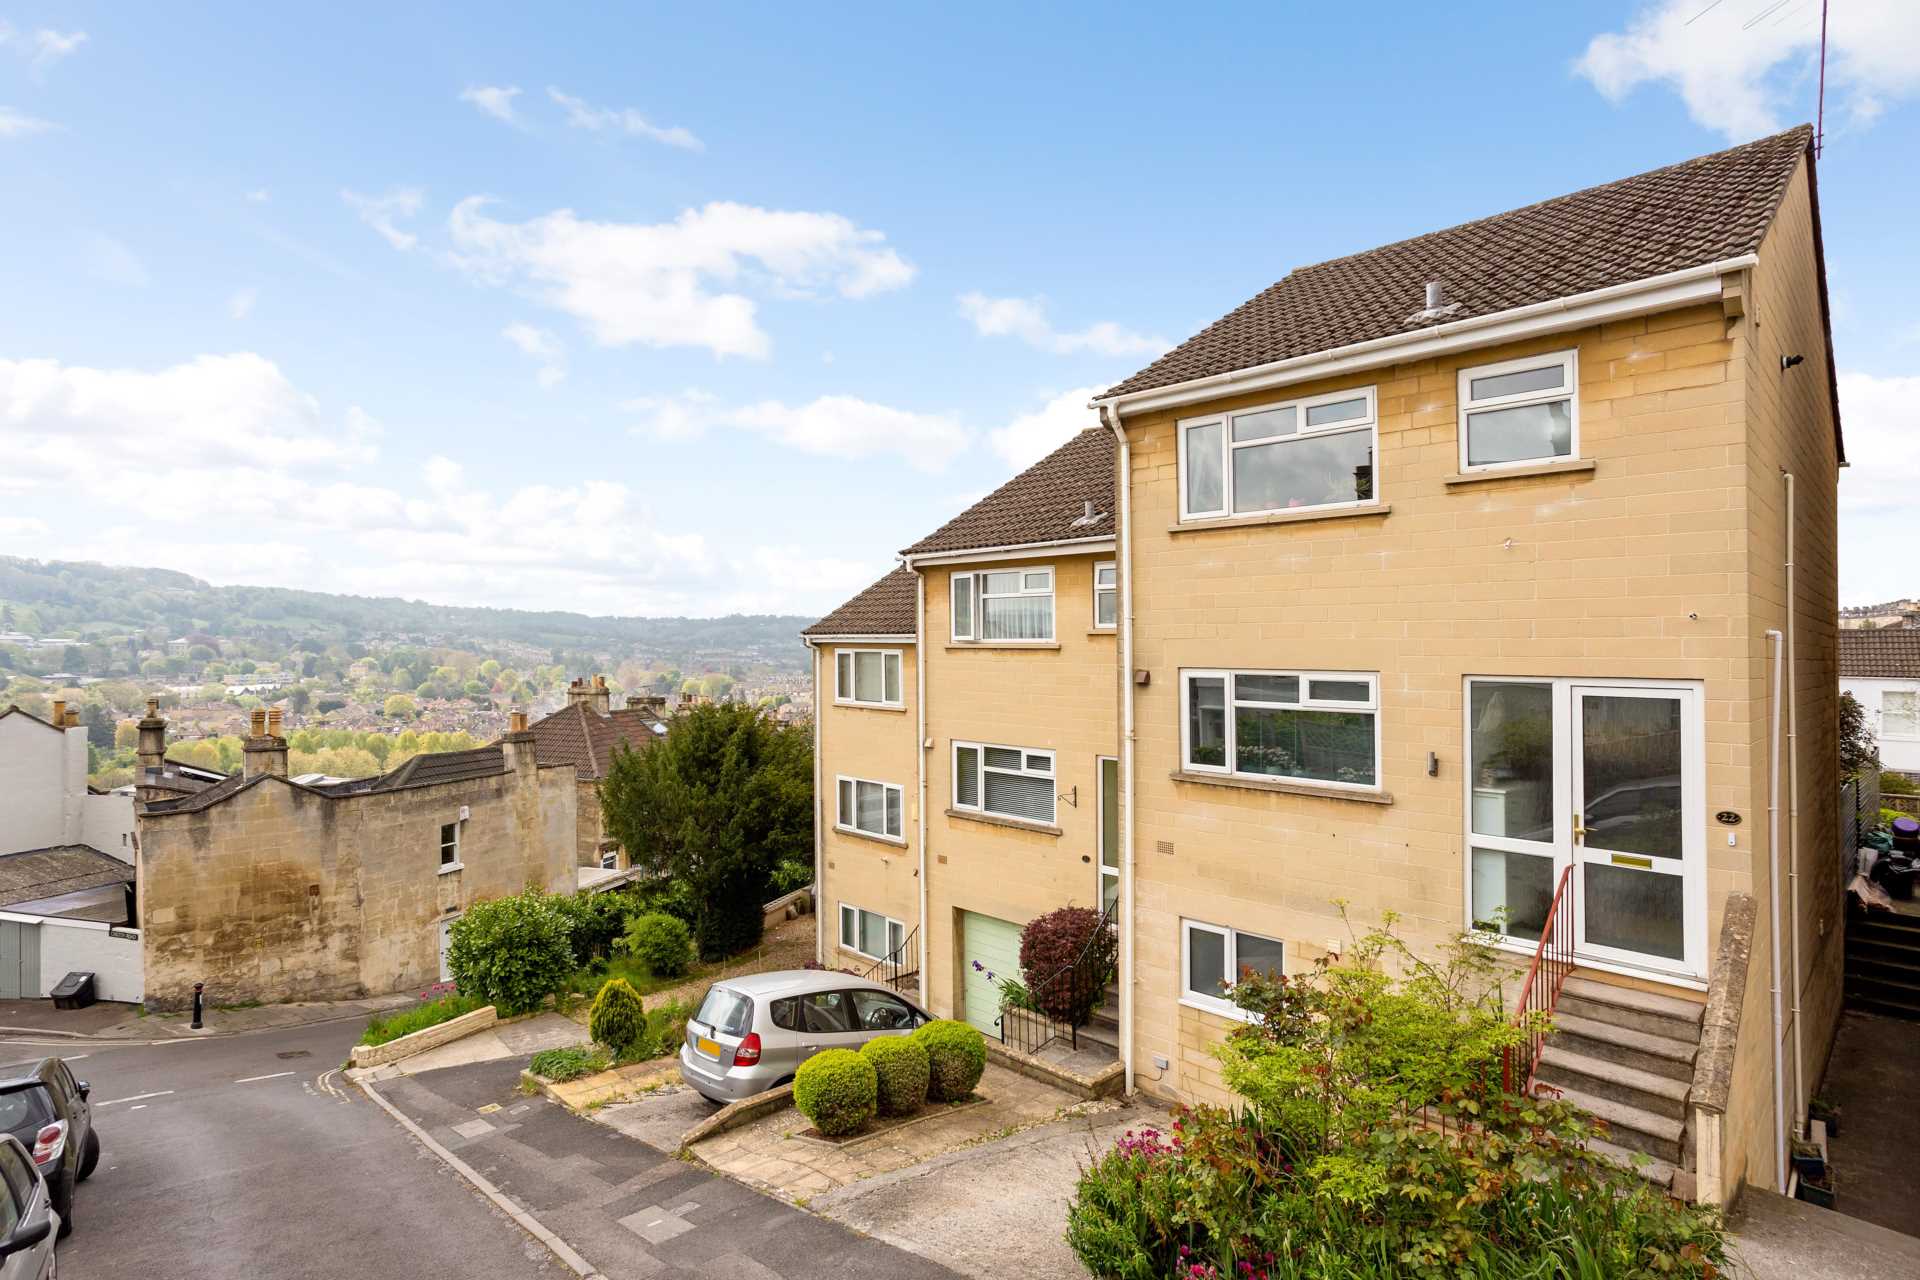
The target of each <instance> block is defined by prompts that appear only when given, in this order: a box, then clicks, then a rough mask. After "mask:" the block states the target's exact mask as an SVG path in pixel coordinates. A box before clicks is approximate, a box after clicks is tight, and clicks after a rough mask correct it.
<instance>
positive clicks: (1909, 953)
mask: <svg viewBox="0 0 1920 1280" xmlns="http://www.w3.org/2000/svg"><path fill="white" fill-rule="evenodd" d="M1856 956H1857V957H1859V958H1860V959H1862V960H1888V961H1892V962H1894V963H1896V964H1910V965H1914V966H1916V967H1920V937H1915V938H1914V940H1913V941H1912V942H1908V941H1906V940H1905V939H1904V938H1903V939H1901V940H1899V941H1893V940H1889V939H1884V938H1872V937H1861V936H1860V935H1859V934H1857V933H1855V932H1854V931H1853V930H1851V929H1850V930H1848V931H1847V962H1848V963H1849V964H1851V963H1852V962H1853V960H1854V958H1855V957H1856Z"/></svg>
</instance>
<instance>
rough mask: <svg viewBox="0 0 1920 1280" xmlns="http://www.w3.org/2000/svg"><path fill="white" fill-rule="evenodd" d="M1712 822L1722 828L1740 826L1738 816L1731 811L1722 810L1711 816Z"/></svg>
mask: <svg viewBox="0 0 1920 1280" xmlns="http://www.w3.org/2000/svg"><path fill="white" fill-rule="evenodd" d="M1713 820H1714V821H1715V822H1717V823H1719V824H1720V825H1721V826H1723V827H1737V826H1739V825H1740V815H1739V814H1737V813H1735V812H1734V811H1733V810H1731V809H1722V810H1721V811H1720V812H1718V813H1716V814H1714V815H1713Z"/></svg>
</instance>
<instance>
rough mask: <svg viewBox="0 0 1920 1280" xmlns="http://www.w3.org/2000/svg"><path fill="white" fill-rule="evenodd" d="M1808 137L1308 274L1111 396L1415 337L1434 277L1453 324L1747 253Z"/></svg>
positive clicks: (1806, 131)
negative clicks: (1448, 304)
mask: <svg viewBox="0 0 1920 1280" xmlns="http://www.w3.org/2000/svg"><path fill="white" fill-rule="evenodd" d="M1812 138H1813V130H1812V129H1811V128H1810V127H1808V126H1806V125H1801V126H1800V127H1798V128H1795V129H1789V130H1787V131H1786V132H1785V133H1781V134H1775V135H1774V136H1773V137H1770V138H1762V139H1760V140H1759V141H1758V142H1750V143H1747V144H1746V145H1745V146H1740V147H1734V148H1732V149H1731V150H1728V151H1721V152H1716V153H1715V154H1713V155H1709V156H1701V157H1699V158H1698V159H1695V160H1688V161H1686V162H1685V163H1683V164H1676V165H1671V166H1669V167H1667V168H1665V169H1655V170H1654V171H1653V172H1651V173H1643V174H1640V175H1639V176H1638V177H1633V178H1626V179H1623V180H1622V181H1619V182H1610V183H1607V184H1606V185H1605V186H1599V187H1589V188H1588V189H1586V190H1585V191H1576V192H1574V193H1573V194H1572V195H1566V196H1560V197H1558V198H1557V199H1553V200H1546V201H1542V202H1541V203H1539V204H1533V205H1528V206H1527V207H1526V208H1524V209H1515V210H1513V211H1512V212H1510V213H1502V214H1497V215H1495V216H1493V217H1491V218H1482V219H1480V220H1479V221H1477V222H1468V223H1463V224H1462V225H1460V226H1457V227H1451V228H1449V229H1447V230H1445V231H1435V232H1432V233H1430V234H1428V235H1423V236H1417V237H1415V238H1414V239H1411V240H1402V241H1399V242H1398V243H1396V244H1389V245H1385V246H1383V247H1381V248H1378V249H1372V250H1369V251H1367V252H1365V253H1357V254H1353V255H1352V256H1350V257H1345V258H1335V259H1333V260H1332V261H1331V262H1322V263H1319V264H1317V265H1315V266H1310V267H1301V268H1300V269H1298V270H1296V271H1292V272H1290V273H1288V275H1287V277H1286V278H1285V279H1284V280H1281V281H1280V282H1279V283H1278V284H1275V285H1271V286H1269V287H1268V288H1267V289H1266V291H1265V292H1263V293H1261V294H1259V295H1258V296H1257V297H1255V298H1253V299H1252V300H1250V301H1248V302H1246V303H1244V304H1243V305H1241V306H1240V307H1239V308H1237V309H1236V310H1234V311H1233V312H1231V313H1230V314H1228V315H1227V316H1226V317H1224V318H1223V319H1220V320H1217V321H1215V322H1214V323H1213V324H1211V325H1209V326H1208V327H1207V328H1205V329H1203V330H1201V331H1200V332H1199V333H1198V334H1195V335H1194V336H1193V337H1191V338H1189V339H1187V340H1186V341H1185V342H1183V343H1181V344H1180V345H1179V346H1177V347H1175V348H1174V349H1173V350H1171V351H1169V352H1167V354H1165V355H1163V356H1161V357H1160V358H1159V359H1158V360H1155V361H1154V362H1153V363H1152V364H1150V365H1148V366H1147V367H1146V368H1144V369H1142V370H1141V371H1140V372H1138V373H1136V374H1134V375H1133V376H1132V377H1131V378H1128V379H1127V380H1126V381H1124V382H1120V383H1117V384H1115V385H1114V386H1112V387H1110V388H1108V389H1107V390H1106V391H1105V392H1103V393H1102V398H1105V397H1107V396H1117V395H1124V394H1128V393H1130V392H1135V391H1148V390H1152V389H1154V388H1158V387H1168V386H1172V385H1174V384H1176V383H1182V382H1189V381H1192V380H1194V379H1196V378H1205V377H1209V376H1211V375H1214V374H1221V373H1229V372H1232V371H1234V370H1238V369H1250V368H1254V367H1256V366H1259V365H1264V364H1271V363H1273V362H1275V361H1279V360H1289V359H1293V358H1295V357H1298V356H1307V355H1313V354H1315V353H1317V352H1322V351H1330V350H1332V349H1334V348H1336V347H1344V346H1349V345H1351V344H1353V343H1356V342H1365V341H1368V340H1370V339H1375V338H1385V337H1390V336H1392V335H1395V334H1401V333H1407V332H1410V331H1413V330H1415V329H1417V328H1419V327H1420V326H1421V324H1423V323H1425V322H1421V321H1410V320H1409V317H1411V316H1413V315H1414V313H1415V312H1417V311H1419V310H1420V309H1421V308H1422V307H1423V306H1425V287H1426V284H1427V282H1428V281H1429V280H1440V281H1444V282H1445V283H1446V286H1447V294H1448V298H1449V301H1451V302H1455V303H1458V304H1459V306H1458V309H1457V310H1453V311H1451V312H1450V313H1449V314H1447V315H1446V316H1445V317H1444V319H1445V320H1447V321H1454V320H1464V319H1469V318H1472V317H1474V316H1483V315H1489V314H1492V313H1494V312H1499V311H1510V310H1512V309H1514V308H1515V307H1524V306H1528V305H1531V304H1533V303H1538V302H1550V301H1552V300H1554V299H1556V298H1565V297H1570V296H1572V295H1574V294H1580V293H1589V292H1591V291H1593V290H1595V289H1604V288H1607V287H1609V286H1612V285H1620V284H1629V283H1632V282H1634V281H1637V280H1645V279H1648V278H1649V277H1652V276H1658V275H1664V274H1666V273H1667V272H1670V271H1680V270H1684V269H1685V268H1687V267H1698V266H1705V265H1707V264H1708V263H1713V262H1720V261H1723V260H1725V259H1728V258H1735V257H1739V256H1740V255H1742V254H1746V253H1752V252H1754V251H1755V250H1757V249H1758V248H1759V247H1760V240H1761V237H1762V236H1763V235H1764V234H1765V233H1766V229H1767V226H1768V224H1769V223H1770V222H1771V221H1772V220H1773V215H1774V211H1775V210H1776V209H1777V208H1778V207H1779V204H1780V200H1781V197H1782V196H1783V195H1784V194H1785V193H1786V189H1787V182H1788V179H1789V178H1790V177H1791V176H1792V174H1793V171H1794V167H1795V165H1797V164H1798V163H1799V161H1800V157H1801V156H1802V155H1804V154H1806V152H1807V148H1808V145H1809V144H1810V143H1811V141H1812Z"/></svg>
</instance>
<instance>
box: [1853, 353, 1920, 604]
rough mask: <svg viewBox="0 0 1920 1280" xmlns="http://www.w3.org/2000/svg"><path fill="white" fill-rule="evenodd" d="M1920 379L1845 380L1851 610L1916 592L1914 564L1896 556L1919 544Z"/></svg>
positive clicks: (1866, 376) (1872, 377) (1857, 375)
mask: <svg viewBox="0 0 1920 1280" xmlns="http://www.w3.org/2000/svg"><path fill="white" fill-rule="evenodd" d="M1916 398H1920V376H1905V377H1900V376H1895V377H1884V378H1883V377H1877V376H1875V375H1873V374H1867V373H1847V372H1842V373H1841V374H1840V422H1841V427H1842V428H1843V430H1844V431H1845V433H1846V441H1847V460H1848V461H1849V462H1850V463H1851V464H1852V465H1851V466H1849V467H1848V468H1847V469H1846V470H1844V471H1842V472H1841V473H1840V599H1841V602H1842V603H1844V604H1866V603H1868V602H1870V601H1873V600H1892V599H1896V598H1898V597H1900V596H1903V595H1911V594H1912V593H1913V582H1912V578H1913V565H1912V557H1911V556H1907V555H1899V554H1889V552H1890V550H1891V549H1893V548H1906V547H1909V546H1911V545H1912V544H1913V529H1914V525H1915V523H1916V522H1920V499H1916V498H1915V497H1914V494H1913V485H1912V477H1914V476H1915V475H1920V432H1915V431H1914V429H1913V406H1914V404H1915V403H1916Z"/></svg>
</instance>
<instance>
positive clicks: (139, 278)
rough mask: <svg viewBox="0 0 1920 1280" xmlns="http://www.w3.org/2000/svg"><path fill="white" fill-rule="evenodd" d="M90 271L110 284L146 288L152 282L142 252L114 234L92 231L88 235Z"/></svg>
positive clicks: (86, 240) (88, 265) (85, 240)
mask: <svg viewBox="0 0 1920 1280" xmlns="http://www.w3.org/2000/svg"><path fill="white" fill-rule="evenodd" d="M83 239H84V247H85V253H86V267H87V274H88V275H90V276H92V277H93V278H94V279H95V280H101V281H104V282H105V283H107V284H118V285H127V286H129V287H132V288H142V287H145V286H146V285H148V284H150V283H152V280H153V277H151V276H149V275H148V274H147V267H146V264H145V263H143V262H141V261H140V258H139V255H137V254H136V253H134V251H133V250H131V249H129V248H127V246H126V245H124V244H122V243H121V242H120V241H118V240H116V239H114V238H113V237H112V236H109V235H103V234H101V233H100V232H97V231H94V232H89V233H88V234H87V235H86V236H85V237H84V238H83Z"/></svg>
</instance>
